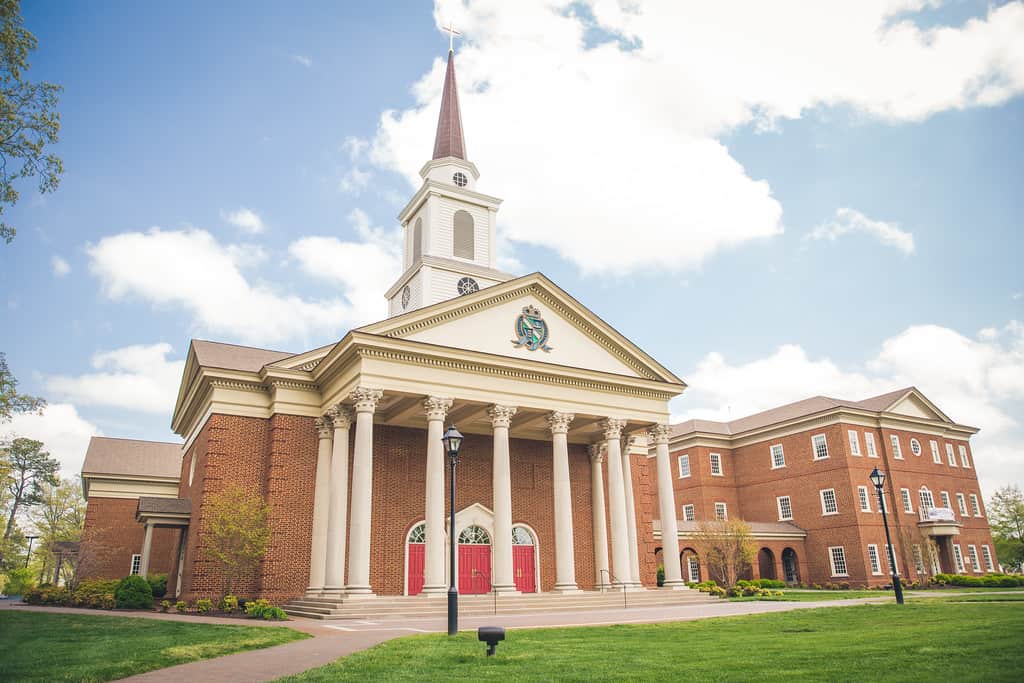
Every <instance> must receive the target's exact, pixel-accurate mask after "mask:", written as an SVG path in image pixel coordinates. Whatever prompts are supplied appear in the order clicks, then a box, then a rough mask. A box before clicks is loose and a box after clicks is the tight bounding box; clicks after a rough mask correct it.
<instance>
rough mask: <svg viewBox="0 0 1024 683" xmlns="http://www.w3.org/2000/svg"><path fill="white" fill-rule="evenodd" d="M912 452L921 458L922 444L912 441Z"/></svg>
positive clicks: (915, 440)
mask: <svg viewBox="0 0 1024 683" xmlns="http://www.w3.org/2000/svg"><path fill="white" fill-rule="evenodd" d="M910 452H911V453H913V454H914V455H916V456H918V457H920V456H921V453H922V448H921V442H920V441H918V440H917V439H911V440H910Z"/></svg>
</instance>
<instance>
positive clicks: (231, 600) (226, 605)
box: [217, 595, 238, 613]
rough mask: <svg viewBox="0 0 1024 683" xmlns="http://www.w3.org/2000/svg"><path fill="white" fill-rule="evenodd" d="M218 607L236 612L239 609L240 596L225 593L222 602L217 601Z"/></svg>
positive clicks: (229, 611)
mask: <svg viewBox="0 0 1024 683" xmlns="http://www.w3.org/2000/svg"><path fill="white" fill-rule="evenodd" d="M217 608H218V609H220V610H223V611H224V612H228V613H231V612H234V611H235V610H236V609H238V598H236V597H235V596H234V595H225V596H224V597H223V598H221V600H220V602H219V603H217Z"/></svg>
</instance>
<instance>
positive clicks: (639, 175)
mask: <svg viewBox="0 0 1024 683" xmlns="http://www.w3.org/2000/svg"><path fill="white" fill-rule="evenodd" d="M925 4H926V3H925V2H924V0H866V1H864V2H855V3H851V2H817V3H806V2H796V1H795V0H794V1H792V2H788V3H782V4H780V3H743V4H742V5H741V6H737V5H736V3H729V2H715V3H673V2H653V1H643V0H638V1H636V2H631V3H628V6H627V5H626V4H624V3H616V2H608V1H596V0H595V1H593V2H589V3H583V7H584V9H586V8H589V10H590V11H589V12H587V11H581V10H580V9H579V5H575V4H573V3H570V2H568V0H551V1H550V2H545V3H508V2H500V1H499V0H480V1H477V2H470V3H463V1H462V0H438V2H437V3H436V5H435V12H434V14H435V19H436V21H437V23H438V25H439V26H440V25H441V24H442V23H444V22H445V21H449V20H451V21H454V22H455V23H456V24H458V25H459V26H460V27H462V28H463V29H464V33H465V35H466V37H467V38H468V39H469V42H467V43H466V44H464V46H463V47H462V49H460V50H459V52H458V65H459V66H458V72H459V82H460V89H461V103H462V109H463V119H464V124H465V128H466V133H467V143H468V149H469V156H470V158H471V159H472V160H473V161H474V162H475V163H476V164H477V165H478V166H479V168H480V169H481V171H482V173H483V178H482V184H481V186H480V189H481V190H482V191H485V192H486V191H493V192H495V193H498V194H501V195H502V196H503V197H504V198H505V199H506V202H505V204H503V205H502V210H501V212H500V213H499V222H500V228H501V230H502V231H504V232H505V233H506V234H507V236H508V237H509V238H510V239H512V240H515V241H518V242H524V243H529V244H535V245H542V246H545V247H548V248H551V249H553V250H555V251H557V252H558V253H559V254H560V255H561V256H563V257H564V258H566V259H568V260H570V261H572V262H573V263H575V264H577V266H578V267H579V268H580V269H581V270H583V271H585V272H591V273H627V272H631V271H636V270H643V269H662V270H681V269H686V268H691V267H695V266H697V265H699V264H701V263H702V262H704V261H705V260H707V259H708V258H709V257H710V256H711V255H713V254H715V253H716V252H718V251H721V250H723V249H728V248H734V247H736V246H738V245H741V244H744V243H746V242H749V241H751V240H758V239H764V238H768V237H771V236H773V235H777V234H779V233H780V232H781V231H782V230H783V222H782V207H781V206H780V204H779V202H778V201H777V200H776V199H775V198H774V197H773V196H772V193H771V189H770V188H769V186H768V184H767V183H766V182H764V181H762V180H758V179H756V178H751V177H750V176H749V175H748V174H747V172H746V170H745V169H744V168H743V167H742V166H741V165H740V164H739V163H737V162H736V160H735V159H734V158H732V156H730V154H729V150H728V149H727V148H726V147H725V146H724V145H723V144H722V143H721V142H719V140H718V138H719V137H720V136H723V135H725V134H727V133H729V132H732V131H734V130H736V129H737V128H738V127H744V126H749V125H757V126H759V127H761V128H767V129H770V128H772V126H773V125H775V123H776V122H777V121H778V120H781V119H793V118H798V117H800V116H802V115H804V114H805V113H806V112H808V111H811V110H813V109H815V108H817V107H829V106H840V105H845V106H849V107H851V108H853V109H854V110H855V111H857V112H860V113H864V114H866V115H868V116H872V117H878V118H881V119H884V120H891V121H916V120H920V119H923V118H925V117H927V116H930V115H932V114H934V113H936V112H939V111H943V110H947V109H961V108H966V107H973V106H992V105H996V104H999V103H1002V102H1005V101H1006V100H1007V99H1009V98H1010V97H1012V96H1013V95H1015V94H1017V93H1018V92H1020V91H1021V90H1022V89H1024V47H1022V44H1024V43H1022V41H1020V40H1019V36H1020V35H1021V33H1022V31H1024V4H1022V3H1020V2H1013V3H1009V4H1005V5H1002V6H1000V7H995V8H992V9H990V10H989V11H988V14H987V15H986V16H984V17H982V18H979V19H973V20H971V21H969V22H967V23H965V24H964V25H963V26H960V27H936V28H933V29H920V28H918V27H916V26H915V25H914V24H913V23H912V18H913V13H914V12H915V11H916V10H919V9H921V8H922V7H924V5H925ZM623 7H626V9H623ZM591 14H592V15H593V17H595V19H596V21H597V23H598V24H599V28H601V29H603V30H604V31H606V32H609V33H612V34H616V35H618V36H621V37H622V38H623V39H624V40H623V41H613V42H607V43H604V44H601V45H598V46H588V45H587V44H586V42H585V38H586V37H587V36H593V35H594V32H593V31H592V30H591V29H593V28H594V25H593V21H592V20H590V19H588V18H587V16H588V15H591ZM625 44H628V45H629V46H632V47H635V49H629V47H622V45H625ZM443 70H444V64H443V62H442V61H441V60H436V61H435V63H434V64H433V67H432V69H431V70H430V72H429V73H427V74H425V75H424V76H423V78H421V79H420V81H419V82H417V83H416V85H415V86H414V88H413V94H414V97H415V101H416V104H415V106H414V107H412V108H410V109H407V110H402V111H388V112H384V113H383V115H382V117H381V122H380V126H379V128H378V131H377V133H376V135H375V137H374V138H373V140H372V148H371V152H370V160H371V161H372V162H374V163H376V164H377V165H378V166H380V167H383V168H387V169H391V170H395V171H398V172H399V173H401V174H403V175H404V176H405V177H406V178H408V179H409V181H410V183H412V184H413V186H415V185H418V183H419V178H418V176H417V171H418V170H419V168H420V166H421V165H422V163H423V162H424V160H425V158H426V154H427V152H428V151H429V141H430V140H431V139H432V138H433V133H434V126H435V124H436V120H437V119H436V117H437V112H438V107H439V100H440V90H441V84H442V77H443ZM627 235H628V238H627V237H626V236H627Z"/></svg>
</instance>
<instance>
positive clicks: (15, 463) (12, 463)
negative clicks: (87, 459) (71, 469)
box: [0, 437, 60, 563]
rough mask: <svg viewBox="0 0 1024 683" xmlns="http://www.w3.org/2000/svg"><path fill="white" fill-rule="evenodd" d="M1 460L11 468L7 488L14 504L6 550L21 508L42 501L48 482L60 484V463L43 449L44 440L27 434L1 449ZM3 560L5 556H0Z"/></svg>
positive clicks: (6, 539) (4, 542)
mask: <svg viewBox="0 0 1024 683" xmlns="http://www.w3.org/2000/svg"><path fill="white" fill-rule="evenodd" d="M0 462H2V463H4V465H5V468H6V469H7V470H8V473H7V478H6V480H5V481H4V488H6V490H7V493H8V495H9V496H10V498H9V500H10V506H11V508H10V511H9V512H8V516H7V526H6V527H5V528H4V536H3V546H0V553H2V552H4V548H5V547H6V545H7V542H8V540H9V539H10V538H11V534H12V532H13V531H14V520H15V518H16V517H17V515H18V511H19V510H20V509H24V508H28V507H31V506H33V505H37V504H39V503H40V502H41V501H42V496H43V487H44V486H45V485H46V484H51V485H56V484H57V468H58V467H59V466H60V465H59V463H58V462H57V461H56V460H54V459H53V458H51V457H50V454H49V453H48V452H46V451H44V450H43V442H42V441H36V440H34V439H26V438H24V437H19V438H16V439H14V440H13V441H11V442H10V443H9V444H7V445H6V446H5V447H4V448H2V449H0ZM2 562H3V556H2V555H0V563H2Z"/></svg>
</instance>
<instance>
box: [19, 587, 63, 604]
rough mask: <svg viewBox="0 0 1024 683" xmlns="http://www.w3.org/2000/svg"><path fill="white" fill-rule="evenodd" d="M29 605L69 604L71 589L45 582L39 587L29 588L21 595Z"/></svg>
mask: <svg viewBox="0 0 1024 683" xmlns="http://www.w3.org/2000/svg"><path fill="white" fill-rule="evenodd" d="M21 598H22V600H24V601H25V602H26V603H28V604H29V605H56V606H58V607H66V606H68V605H70V604H71V591H69V590H68V589H67V588H59V587H57V586H51V585H49V584H45V585H43V586H40V587H39V588H29V589H28V590H26V591H25V594H24V595H22V596H21Z"/></svg>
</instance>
